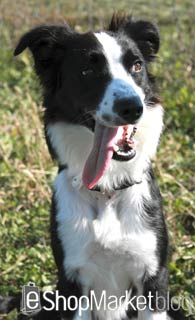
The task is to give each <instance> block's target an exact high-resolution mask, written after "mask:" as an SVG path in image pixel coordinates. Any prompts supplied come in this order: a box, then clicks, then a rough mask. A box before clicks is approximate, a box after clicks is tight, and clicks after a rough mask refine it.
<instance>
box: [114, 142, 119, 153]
mask: <svg viewBox="0 0 195 320" xmlns="http://www.w3.org/2000/svg"><path fill="white" fill-rule="evenodd" d="M113 150H114V151H115V152H117V151H119V146H117V145H116V144H115V145H114V146H113Z"/></svg>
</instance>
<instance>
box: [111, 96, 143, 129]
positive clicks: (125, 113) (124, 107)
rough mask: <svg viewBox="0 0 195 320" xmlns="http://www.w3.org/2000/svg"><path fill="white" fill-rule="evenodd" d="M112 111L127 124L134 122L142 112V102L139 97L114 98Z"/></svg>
mask: <svg viewBox="0 0 195 320" xmlns="http://www.w3.org/2000/svg"><path fill="white" fill-rule="evenodd" d="M113 109H114V112H115V113H117V115H118V116H119V117H121V118H122V119H123V120H125V122H126V123H128V124H134V123H136V121H137V120H138V119H139V118H140V117H141V115H142V113H143V104H142V102H141V100H140V98H139V97H137V96H135V97H132V98H128V99H120V100H116V101H115V103H114V107H113Z"/></svg>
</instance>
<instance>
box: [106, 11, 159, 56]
mask: <svg viewBox="0 0 195 320" xmlns="http://www.w3.org/2000/svg"><path fill="white" fill-rule="evenodd" d="M109 30H110V31H113V32H124V33H125V34H126V35H128V36H129V37H130V38H132V39H133V40H134V41H135V42H136V43H137V45H138V48H139V49H140V51H141V52H142V54H143V56H144V58H145V60H146V61H148V62H150V61H152V60H153V59H154V58H155V55H156V53H157V52H158V50H159V47H160V35H159V31H158V28H157V26H156V25H155V24H153V23H151V22H148V21H144V20H135V19H133V18H132V17H124V16H123V17H121V16H117V15H114V16H113V17H112V20H111V23H110V25H109Z"/></svg>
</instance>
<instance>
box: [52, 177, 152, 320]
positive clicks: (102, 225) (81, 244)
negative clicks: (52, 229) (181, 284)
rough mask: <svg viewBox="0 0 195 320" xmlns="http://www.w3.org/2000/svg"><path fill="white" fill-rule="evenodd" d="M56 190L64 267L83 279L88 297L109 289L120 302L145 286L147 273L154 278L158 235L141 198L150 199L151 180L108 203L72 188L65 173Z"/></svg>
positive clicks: (103, 197)
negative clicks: (138, 286) (132, 290)
mask: <svg viewBox="0 0 195 320" xmlns="http://www.w3.org/2000/svg"><path fill="white" fill-rule="evenodd" d="M54 191H55V197H56V203H57V216H56V218H57V222H58V236H59V239H60V240H61V243H62V246H63V250H64V252H65V260H64V268H65V270H66V274H67V275H68V277H69V278H77V277H78V274H79V281H80V282H81V284H82V286H83V287H84V288H85V294H86V293H87V292H89V290H90V289H92V290H94V291H95V293H96V297H97V299H99V297H100V296H101V293H102V291H103V290H106V292H107V295H108V296H109V295H116V296H117V297H120V296H122V295H124V292H125V290H128V289H129V286H130V284H131V283H137V282H138V283H139V282H141V279H142V277H143V275H144V273H145V271H146V270H147V272H148V273H149V274H150V275H151V276H152V275H155V273H156V271H157V265H158V261H157V257H156V235H155V232H154V231H152V230H150V228H149V227H148V224H147V219H145V218H144V216H143V206H142V196H143V195H144V197H145V198H149V197H150V194H149V191H148V186H147V181H146V180H145V181H144V182H143V184H142V185H136V186H134V187H132V188H129V189H127V190H124V192H122V193H121V192H119V193H116V194H115V195H114V196H113V197H112V198H111V199H108V198H107V196H106V195H102V194H99V193H98V194H97V193H96V192H91V191H88V190H86V189H85V188H81V189H80V190H77V189H75V188H73V187H72V184H71V180H70V178H69V177H68V176H67V174H66V171H61V172H60V174H59V175H58V176H57V178H56V181H55V185H54ZM127 204H128V205H127ZM121 312H124V310H123V311H121ZM100 315H101V316H100V318H101V320H103V319H105V320H107V319H115V320H117V319H121V314H120V313H119V314H118V316H116V313H114V314H113V313H112V312H110V311H104V310H102V311H100Z"/></svg>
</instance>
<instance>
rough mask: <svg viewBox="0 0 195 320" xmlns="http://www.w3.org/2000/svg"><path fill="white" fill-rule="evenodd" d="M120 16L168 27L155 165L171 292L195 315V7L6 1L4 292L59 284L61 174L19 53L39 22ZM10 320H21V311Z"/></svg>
mask: <svg viewBox="0 0 195 320" xmlns="http://www.w3.org/2000/svg"><path fill="white" fill-rule="evenodd" d="M118 10H120V11H121V12H123V13H124V12H128V13H132V14H133V15H135V16H136V17H142V18H147V19H149V20H151V21H154V22H156V23H157V24H158V26H159V28H160V33H161V43H162V44H161V50H160V52H159V56H158V59H157V61H156V63H155V65H154V66H153V72H154V74H155V75H156V76H157V78H158V87H159V93H160V95H161V97H162V100H163V106H164V109H165V127H164V134H163V136H162V139H161V143H160V146H159V149H158V154H157V156H156V159H154V163H153V165H154V169H155V172H156V174H157V177H158V181H159V184H160V187H161V192H162V195H163V199H164V209H165V214H166V218H167V223H168V227H169V234H170V242H171V252H170V257H171V260H170V261H171V262H170V263H169V268H170V290H171V291H172V292H173V294H174V295H179V296H185V297H187V298H188V299H185V302H184V307H185V308H186V309H188V311H190V309H192V310H191V311H193V313H195V125H194V119H195V93H194V92H195V58H194V51H195V31H194V24H195V15H194V12H195V2H192V1H189V0H183V1H182V0H164V1H163V3H162V2H161V1H160V0H156V1H155V2H153V1H151V0H148V1H146V0H137V1H135V0H134V1H133V0H132V1H131V2H130V1H128V0H121V1H120V2H119V1H116V0H112V1H110V0H106V1H101V0H96V1H90V0H89V1H87V0H74V1H67V0H64V1H62V0H58V1H52V0H47V1H46V0H44V1H41V3H40V1H38V0H28V1H25V0H18V1H17V2H13V1H12V0H1V2H0V25H1V34H0V37H1V46H0V126H1V133H0V178H1V179H0V186H1V191H0V209H1V218H0V294H1V295H8V294H11V293H15V292H18V291H20V290H21V286H22V285H24V284H26V283H27V282H28V281H30V280H31V281H34V282H35V283H36V284H37V285H39V286H40V287H41V288H42V289H44V288H53V286H54V284H55V279H56V274H55V265H54V261H53V257H52V253H51V249H50V240H49V206H50V199H51V188H52V181H53V179H54V176H55V174H56V172H57V168H56V164H54V163H52V161H51V159H50V156H49V154H48V151H47V147H46V144H45V141H44V133H43V126H42V122H41V118H42V115H43V108H42V105H41V103H42V99H41V93H40V89H39V85H38V81H37V78H36V76H35V74H34V73H33V70H32V59H31V57H30V54H29V52H24V53H23V54H22V55H21V56H20V57H17V58H14V57H13V50H14V47H15V45H16V43H17V41H18V39H19V37H20V36H21V35H22V34H23V32H25V31H27V30H29V29H30V28H32V27H33V26H35V25H37V24H42V23H45V22H54V21H58V22H63V21H65V20H66V21H68V22H69V23H70V24H71V26H73V27H74V28H75V29H76V30H78V31H85V30H88V29H92V28H94V27H97V28H100V27H102V25H106V23H107V21H108V19H109V17H110V16H111V14H112V13H113V12H114V11H118ZM189 298H190V299H189ZM191 299H194V300H193V305H190V302H191V301H192V300H191ZM191 307H192V308H191ZM3 319H4V320H13V319H15V313H14V312H13V313H12V314H11V315H10V316H5V317H3ZM194 319H195V317H194Z"/></svg>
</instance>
